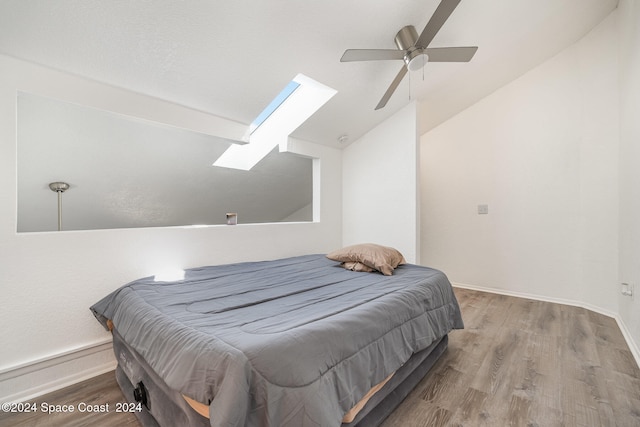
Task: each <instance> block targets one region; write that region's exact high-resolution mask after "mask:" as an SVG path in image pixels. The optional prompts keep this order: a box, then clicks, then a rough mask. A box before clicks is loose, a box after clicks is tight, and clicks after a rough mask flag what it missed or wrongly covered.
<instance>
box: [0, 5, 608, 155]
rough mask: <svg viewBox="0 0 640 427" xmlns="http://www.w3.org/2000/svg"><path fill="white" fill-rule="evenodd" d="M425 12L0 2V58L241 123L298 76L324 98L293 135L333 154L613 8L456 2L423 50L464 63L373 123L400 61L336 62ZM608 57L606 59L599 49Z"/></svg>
mask: <svg viewBox="0 0 640 427" xmlns="http://www.w3.org/2000/svg"><path fill="white" fill-rule="evenodd" d="M438 4H439V0H422V1H415V0H395V1H388V0H387V1H383V0H370V1H366V2H365V1H354V0H346V1H345V0H323V1H313V2H312V1H296V0H270V1H258V0H254V1H248V0H234V1H224V2H223V1H215V0H189V1H176V0H135V1H107V0H55V1H44V0H3V1H2V2H0V53H3V54H6V55H10V56H14V57H17V58H20V59H24V60H28V61H32V62H36V63H40V64H43V65H46V66H50V67H52V68H56V69H59V70H64V71H68V72H70V73H73V74H77V75H82V76H86V77H90V78H92V79H95V80H98V81H102V82H105V83H108V84H112V85H115V86H119V87H124V88H127V89H130V90H133V91H136V92H140V93H144V94H148V95H152V96H155V97H159V98H162V99H166V100H169V101H172V102H175V103H178V104H182V105H185V106H188V107H192V108H196V109H199V110H202V111H206V112H209V113H213V114H215V115H218V116H221V117H225V118H228V119H231V120H234V121H238V122H241V123H244V124H249V123H250V122H251V121H252V120H253V119H254V118H255V117H256V116H257V115H258V114H259V113H260V112H261V111H262V109H263V108H264V107H265V106H266V105H267V104H268V103H269V102H270V101H271V99H272V98H273V97H274V96H275V95H276V94H277V93H278V92H279V91H280V90H281V89H282V88H284V87H285V85H286V84H287V83H288V82H289V81H290V80H291V79H292V78H293V77H294V76H295V75H296V74H298V73H303V74H305V75H307V76H309V77H311V78H313V79H315V80H317V81H319V82H321V83H323V84H326V85H328V86H331V87H332V88H334V89H336V90H337V91H338V93H337V95H336V96H335V97H334V98H332V99H331V100H330V101H329V102H328V103H327V104H326V105H325V106H324V107H322V108H321V110H320V111H318V112H317V113H316V114H315V115H314V116H313V117H312V118H311V119H309V120H308V121H307V122H306V123H305V124H303V125H302V126H301V127H300V128H299V129H298V130H297V131H296V132H295V133H294V136H297V137H299V138H302V139H306V140H309V141H313V142H318V143H322V144H328V145H333V146H340V144H339V143H338V142H337V139H338V137H339V136H341V135H344V134H347V135H349V140H350V141H353V140H355V139H357V138H358V137H360V136H361V135H363V134H364V133H366V132H367V131H368V130H369V129H371V128H372V127H374V126H375V125H376V124H377V123H379V122H381V121H383V120H384V119H385V118H387V117H389V116H390V115H391V114H393V113H394V112H396V111H398V110H399V109H400V108H402V107H403V106H404V105H406V104H407V103H408V102H409V101H410V100H411V99H415V100H418V101H419V103H420V107H421V108H420V111H421V112H422V113H421V117H420V123H421V128H422V130H423V131H424V130H427V129H429V128H431V127H433V126H435V125H437V124H438V123H440V122H441V121H443V120H446V119H447V118H448V117H451V116H452V115H454V114H456V113H457V112H459V111H461V110H463V109H464V108H466V107H468V106H469V105H471V104H473V103H474V102H476V101H477V100H479V99H481V98H482V97H484V96H486V95H487V94H489V93H491V92H492V91H494V90H495V89H497V88H498V87H500V86H502V85H504V84H506V83H507V82H509V81H511V80H513V79H514V78H516V77H518V76H519V75H521V74H523V73H524V72H526V71H527V70H529V69H531V68H532V67H534V66H536V65H537V64H539V63H541V62H543V61H544V60H546V59H548V58H550V57H552V56H553V55H555V54H556V53H558V52H560V51H561V50H562V49H564V48H565V47H567V46H568V45H570V44H572V43H574V42H575V41H577V40H578V39H579V38H581V37H582V36H583V35H585V34H586V33H587V32H588V31H589V30H590V29H591V28H593V27H594V26H595V25H597V24H598V23H599V22H600V21H601V20H602V19H603V18H605V17H606V16H607V15H608V14H609V13H610V12H611V11H612V10H613V9H615V7H616V5H617V0H488V1H479V0H463V1H462V2H461V3H460V4H459V5H458V7H457V8H456V10H455V11H454V12H453V14H452V15H451V17H450V19H449V20H448V21H447V22H446V23H445V25H444V27H443V28H442V29H441V30H440V32H439V33H438V34H437V35H436V37H435V38H434V40H433V42H432V43H431V47H441V46H479V49H478V52H477V53H476V55H475V57H474V58H473V60H472V61H471V62H470V63H460V64H459V63H429V64H428V65H427V66H426V68H425V69H424V72H423V71H417V72H413V73H410V76H407V77H405V79H404V80H403V82H402V83H401V85H400V87H399V88H398V90H397V91H396V93H395V94H394V95H393V96H392V98H391V100H390V101H389V103H388V104H387V106H386V107H385V108H383V109H382V110H378V111H374V107H375V105H376V104H377V103H378V101H379V100H380V98H381V97H382V95H383V93H384V92H385V90H386V89H387V87H388V86H389V84H390V83H391V81H392V80H393V78H394V77H395V75H396V74H397V73H398V71H399V69H400V68H401V67H402V62H401V61H384V62H380V61H376V62H362V63H341V62H340V57H341V56H342V53H343V52H344V51H345V50H346V49H349V48H387V49H393V48H395V45H394V42H393V38H394V36H395V34H396V32H397V31H398V30H399V29H400V28H402V27H403V26H405V25H409V24H411V25H414V26H415V27H416V29H417V30H418V32H421V31H422V28H424V26H425V24H426V23H427V21H428V20H429V18H430V17H431V15H432V13H433V12H434V10H435V9H436V7H437V6H438ZM612 48H613V47H612Z"/></svg>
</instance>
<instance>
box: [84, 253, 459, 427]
mask: <svg viewBox="0 0 640 427" xmlns="http://www.w3.org/2000/svg"><path fill="white" fill-rule="evenodd" d="M343 267H345V265H344V264H343V263H338V262H336V261H334V260H331V259H328V258H327V256H325V255H324V254H316V255H305V256H298V257H291V258H284V259H278V260H272V261H261V262H245V263H237V264H228V265H220V266H211V267H202V268H194V269H189V270H187V271H186V273H185V277H184V279H183V280H180V281H176V282H157V281H154V278H153V277H148V278H143V279H140V280H136V281H134V282H131V283H129V284H127V285H125V286H123V287H121V288H119V289H117V290H116V291H114V292H113V293H111V294H109V295H107V296H106V297H105V298H103V299H102V300H100V301H99V302H97V303H96V304H95V305H93V306H92V307H91V310H92V312H93V313H94V315H95V316H96V318H97V319H98V321H100V322H101V323H102V324H103V326H105V328H108V329H110V330H111V331H112V333H113V341H114V351H115V354H116V359H117V362H118V367H117V369H116V378H117V380H118V383H119V385H120V387H121V388H122V391H123V393H124V395H125V396H126V397H127V399H128V400H130V401H131V402H132V406H131V408H132V409H134V411H135V412H136V414H137V416H138V418H139V419H140V421H141V422H142V424H143V425H144V426H174V425H192V426H209V425H211V426H245V425H246V426H282V427H287V426H291V427H293V426H295V427H300V426H340V425H343V426H348V427H353V426H356V425H358V426H365V425H378V424H379V423H380V422H381V421H382V420H383V419H384V418H386V416H388V415H389V413H390V412H391V411H393V409H394V408H395V407H396V406H397V405H398V404H399V403H400V401H402V399H404V397H405V396H406V395H407V394H408V393H409V392H410V391H411V389H412V388H413V387H414V386H415V385H416V384H417V382H418V381H420V379H421V378H422V377H423V376H424V375H425V374H426V372H427V371H428V370H429V369H430V367H431V366H432V365H433V363H434V362H435V361H436V360H437V358H438V357H439V356H440V355H441V354H442V353H443V352H444V350H445V349H446V347H447V334H448V333H449V332H450V331H451V330H452V329H459V328H462V327H463V322H462V318H461V315H460V309H459V306H458V303H457V301H456V299H455V296H454V294H453V291H452V289H451V285H450V283H449V281H448V280H447V278H446V276H445V275H444V274H443V273H442V272H440V271H437V270H434V269H430V268H427V267H422V266H417V265H413V264H400V265H397V266H395V268H394V269H393V271H392V274H390V275H385V274H381V273H379V272H378V271H373V272H360V271H351V270H349V269H347V268H343ZM352 267H353V266H352ZM363 398H364V399H363ZM134 405H135V406H134Z"/></svg>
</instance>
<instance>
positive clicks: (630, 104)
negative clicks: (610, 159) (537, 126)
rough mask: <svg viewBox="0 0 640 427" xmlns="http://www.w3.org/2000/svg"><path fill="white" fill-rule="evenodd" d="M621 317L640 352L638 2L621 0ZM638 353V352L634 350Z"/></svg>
mask: <svg viewBox="0 0 640 427" xmlns="http://www.w3.org/2000/svg"><path fill="white" fill-rule="evenodd" d="M618 10H619V12H618V19H619V26H620V43H619V46H620V50H619V52H620V59H619V64H620V74H619V79H620V175H619V177H620V178H619V179H620V249H619V251H620V281H621V282H626V283H630V284H632V285H634V286H635V293H636V294H635V296H634V299H633V300H631V299H630V298H629V297H624V296H622V295H619V296H618V298H619V304H620V316H621V317H622V319H623V320H624V323H625V324H626V325H627V326H628V329H629V333H630V334H631V336H632V337H633V339H634V341H635V342H636V345H637V346H638V348H639V349H640V120H639V115H640V2H638V1H637V0H620V3H619V5H618ZM636 353H640V350H636Z"/></svg>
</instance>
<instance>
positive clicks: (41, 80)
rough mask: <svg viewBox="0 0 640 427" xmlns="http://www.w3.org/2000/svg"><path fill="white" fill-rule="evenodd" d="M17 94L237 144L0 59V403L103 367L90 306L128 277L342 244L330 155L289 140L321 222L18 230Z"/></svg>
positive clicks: (209, 124)
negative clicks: (310, 161)
mask: <svg viewBox="0 0 640 427" xmlns="http://www.w3.org/2000/svg"><path fill="white" fill-rule="evenodd" d="M18 90H21V91H26V92H30V93H34V94H39V95H43V96H49V97H53V98H57V99H61V100H65V101H69V102H77V103H80V104H84V105H89V106H93V107H96V108H101V109H105V110H110V111H115V112H118V113H123V114H130V115H134V116H137V117H142V118H147V119H150V120H154V121H159V122H164V123H168V124H172V125H176V126H180V127H185V128H190V129H194V130H198V131H202V132H212V133H218V134H220V136H224V137H229V138H236V139H237V138H240V137H241V136H242V134H243V133H244V130H245V127H244V126H241V125H239V124H237V123H233V122H230V121H227V120H224V119H220V118H218V117H213V116H210V115H207V114H204V113H202V112H198V111H194V110H189V109H187V108H184V107H180V106H178V105H174V104H170V103H167V102H164V101H161V100H158V99H153V98H149V97H146V96H142V95H139V94H135V93H131V92H127V91H124V90H121V89H117V88H114V87H111V86H107V85H103V84H99V83H96V82H92V81H89V80H85V79H82V78H78V77H74V76H71V75H68V74H64V73H60V72H57V71H54V70H51V69H47V68H44V67H40V66H36V65H33V64H30V63H26V62H22V61H18V60H15V59H13V58H9V57H6V56H0V121H1V123H0V179H1V180H2V182H3V185H2V187H0V289H1V290H2V298H0V324H1V325H2V327H1V328H0V342H2V346H0V400H2V401H6V399H7V397H8V396H13V397H16V396H18V397H20V396H22V397H24V396H27V395H29V393H38V392H42V391H46V390H47V387H52V388H55V387H56V386H60V385H64V383H65V381H66V380H67V379H69V380H78V379H81V378H82V376H83V375H84V376H91V375H93V374H95V373H96V370H99V369H106V367H109V366H110V365H109V364H110V363H112V356H110V351H109V348H107V347H108V346H107V347H105V346H104V345H103V343H105V342H106V341H107V340H108V339H109V334H108V333H107V332H105V331H104V330H103V329H102V327H101V326H100V325H99V324H98V322H96V321H95V319H94V318H93V316H92V315H91V313H90V312H89V306H90V305H91V304H93V303H95V302H96V301H98V300H99V299H100V298H102V297H103V296H105V295H106V294H107V293H109V292H111V291H112V290H114V289H115V288H117V287H119V286H120V285H122V284H124V283H126V282H128V281H131V280H134V279H136V278H138V277H143V276H148V275H152V274H154V273H155V272H156V271H158V269H159V268H161V267H164V266H168V265H175V266H176V267H184V268H187V267H194V266H199V265H212V264H223V263H228V262H235V261H243V260H260V259H273V258H278V257H284V256H292V255H301V254H306V253H321V252H328V251H330V250H333V249H335V248H336V247H339V246H340V244H341V240H342V234H341V231H342V230H341V220H342V218H341V215H342V213H341V212H342V198H341V189H340V186H341V184H342V177H341V170H342V166H341V152H340V151H339V150H336V149H332V148H329V147H324V146H318V145H315V144H308V143H304V142H300V141H298V142H297V143H296V144H293V145H295V146H298V147H300V149H301V153H302V154H304V155H314V156H319V157H320V160H319V163H320V164H321V168H320V171H319V172H317V171H316V170H314V178H319V179H318V180H317V181H316V182H315V183H314V186H315V187H318V188H319V190H320V194H319V198H318V200H320V201H321V204H320V206H317V205H315V204H314V218H320V222H315V223H298V224H261V225H238V226H214V227H209V228H147V229H120V230H102V231H76V232H61V233H58V232H50V233H27V234H22V233H21V234H17V233H16V133H15V128H16V126H15V123H16V94H17V93H16V92H17V91H18ZM311 145H313V147H311ZM293 151H295V150H293ZM43 155H46V153H43ZM316 163H317V162H316ZM316 174H317V176H316ZM78 351H79V353H78ZM69 354H71V357H73V355H74V354H82V355H83V357H84V356H86V358H87V361H86V363H85V364H84V365H81V364H80V363H79V362H73V363H69V362H68V360H69V357H68V356H69ZM92 358H93V359H92ZM96 365H99V366H96ZM111 367H112V365H111ZM16 374H19V375H20V376H18V377H16ZM23 374H24V375H23ZM72 377H73V378H72ZM32 387H33V388H32Z"/></svg>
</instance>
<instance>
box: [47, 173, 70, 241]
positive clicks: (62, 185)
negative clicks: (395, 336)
mask: <svg viewBox="0 0 640 427" xmlns="http://www.w3.org/2000/svg"><path fill="white" fill-rule="evenodd" d="M49 188H50V189H51V191H54V192H56V193H58V231H61V230H62V193H64V192H65V191H67V190H68V189H69V184H67V183H66V182H52V183H50V184H49Z"/></svg>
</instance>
